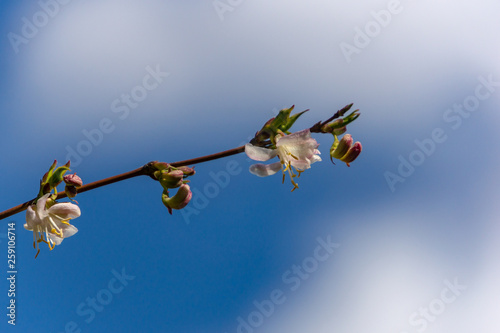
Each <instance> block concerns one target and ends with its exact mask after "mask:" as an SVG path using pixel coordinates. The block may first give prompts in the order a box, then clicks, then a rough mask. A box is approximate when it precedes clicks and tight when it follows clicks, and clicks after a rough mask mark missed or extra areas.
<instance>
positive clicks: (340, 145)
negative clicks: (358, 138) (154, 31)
mask: <svg viewBox="0 0 500 333" xmlns="http://www.w3.org/2000/svg"><path fill="white" fill-rule="evenodd" d="M335 139H336V140H335V142H334V143H333V145H332V148H331V149H330V157H332V158H337V159H341V158H342V157H343V156H344V155H345V154H347V151H348V150H349V148H351V145H352V142H353V141H354V140H353V139H352V137H351V135H350V134H346V135H344V136H343V137H342V139H341V140H340V142H339V141H338V139H337V138H335Z"/></svg>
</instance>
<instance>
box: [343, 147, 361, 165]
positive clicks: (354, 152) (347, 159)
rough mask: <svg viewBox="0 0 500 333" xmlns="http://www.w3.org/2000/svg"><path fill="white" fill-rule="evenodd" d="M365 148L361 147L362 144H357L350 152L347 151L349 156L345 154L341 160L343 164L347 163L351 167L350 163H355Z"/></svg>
mask: <svg viewBox="0 0 500 333" xmlns="http://www.w3.org/2000/svg"><path fill="white" fill-rule="evenodd" d="M362 149H363V147H362V146H361V142H359V141H358V142H356V143H355V144H354V145H353V146H352V147H351V148H349V150H348V151H347V154H345V155H344V156H343V157H342V158H341V159H340V160H341V161H342V162H345V163H346V164H347V166H350V165H349V163H351V162H353V161H354V160H355V159H356V158H357V157H358V156H359V154H361V150H362Z"/></svg>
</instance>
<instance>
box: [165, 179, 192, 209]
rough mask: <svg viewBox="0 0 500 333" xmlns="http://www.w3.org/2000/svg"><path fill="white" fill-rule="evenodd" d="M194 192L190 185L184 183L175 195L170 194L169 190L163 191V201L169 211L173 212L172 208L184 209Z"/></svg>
mask: <svg viewBox="0 0 500 333" xmlns="http://www.w3.org/2000/svg"><path fill="white" fill-rule="evenodd" d="M192 196H193V193H192V192H191V189H190V187H189V185H187V184H182V185H181V187H179V189H178V190H177V193H176V194H175V195H174V196H173V197H171V198H170V197H169V196H168V191H166V190H165V191H163V195H162V197H161V198H162V201H163V204H164V205H165V206H166V207H167V209H168V212H169V213H170V214H172V209H182V208H184V207H186V206H187V204H188V203H189V201H191V198H192Z"/></svg>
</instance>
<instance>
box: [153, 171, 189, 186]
mask: <svg viewBox="0 0 500 333" xmlns="http://www.w3.org/2000/svg"><path fill="white" fill-rule="evenodd" d="M165 171H166V170H163V171H162V172H161V174H160V175H159V176H158V180H159V181H160V184H161V186H163V188H164V189H169V188H177V187H179V186H181V185H182V184H183V182H182V181H183V178H184V173H183V172H182V170H172V171H170V172H165Z"/></svg>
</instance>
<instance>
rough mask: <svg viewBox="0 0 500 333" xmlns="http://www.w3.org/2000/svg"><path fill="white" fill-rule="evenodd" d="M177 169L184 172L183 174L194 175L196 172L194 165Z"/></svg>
mask: <svg viewBox="0 0 500 333" xmlns="http://www.w3.org/2000/svg"><path fill="white" fill-rule="evenodd" d="M177 170H181V171H182V173H183V174H184V176H192V175H194V174H195V173H196V172H195V171H194V167H192V168H190V167H188V166H181V167H178V168H177Z"/></svg>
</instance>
